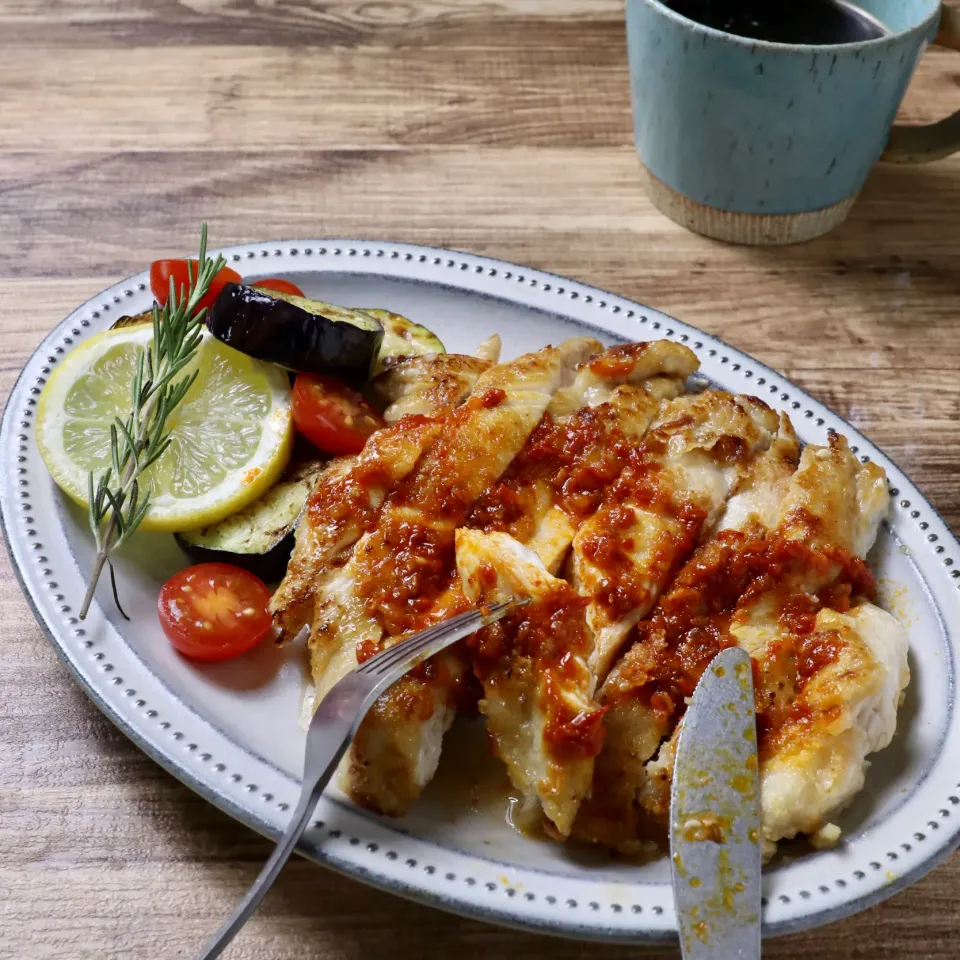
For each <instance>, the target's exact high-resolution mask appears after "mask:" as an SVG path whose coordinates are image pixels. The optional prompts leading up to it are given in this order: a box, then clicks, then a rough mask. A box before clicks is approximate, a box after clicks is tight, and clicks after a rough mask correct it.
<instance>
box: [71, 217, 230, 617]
mask: <svg viewBox="0 0 960 960" xmlns="http://www.w3.org/2000/svg"><path fill="white" fill-rule="evenodd" d="M224 266H225V261H224V259H223V257H217V258H216V259H213V260H211V259H210V258H209V257H208V256H207V226H206V224H204V225H203V227H202V228H201V230H200V257H199V260H198V263H197V267H196V270H194V267H193V264H192V263H190V262H189V261H188V267H187V275H188V277H189V283H188V284H187V285H186V286H184V287H182V288H181V289H180V290H179V291H177V290H176V289H175V284H174V281H173V278H172V277H171V278H170V294H169V297H168V299H167V302H166V304H164V306H162V307H161V306H160V305H159V304H157V303H154V305H153V311H152V320H153V341H152V343H151V344H149V345H148V346H146V347H145V348H141V349H140V350H139V352H138V354H137V360H136V372H135V373H134V376H133V381H132V383H131V388H130V411H129V414H128V415H127V418H126V419H125V420H124V419H122V418H120V417H117V418H116V421H115V422H114V423H113V424H111V426H110V462H109V465H108V466H107V467H106V469H105V470H103V471H102V472H101V473H100V474H99V476H97V475H96V474H95V473H94V472H93V471H91V472H90V474H89V475H88V477H87V492H88V500H89V505H88V508H87V517H88V520H89V523H90V528H91V530H92V531H93V537H94V541H95V543H96V546H97V556H96V560H95V562H94V568H93V574H92V576H91V578H90V582H89V584H88V585H87V593H86V596H85V597H84V599H83V603H82V604H81V607H80V619H81V620H82V619H84V618H85V617H86V615H87V612H88V610H89V609H90V604H91V602H92V600H93V593H94V590H95V589H96V585H97V581H98V580H99V578H100V574H101V573H102V572H103V568H104V566H105V565H106V566H109V567H110V583H111V586H112V588H113V598H114V601H115V602H116V604H117V609H118V610H120V612H121V614H123V616H124V617H126V614H125V613H124V612H123V608H122V607H121V606H120V600H119V598H118V596H117V582H116V576H115V574H114V570H113V564H112V563H111V560H110V558H111V555H112V552H113V551H114V550H115V549H117V547H119V546H121V545H122V544H123V543H125V542H126V541H127V539H129V537H130V536H131V535H132V534H133V533H134V531H135V530H136V529H137V527H139V526H140V524H141V522H142V521H143V518H144V516H145V515H146V513H147V509H148V507H149V504H150V491H149V490H147V492H146V493H144V494H143V495H142V496H141V493H140V479H141V478H142V476H143V473H144V471H145V470H147V469H148V468H149V467H151V466H152V465H153V464H154V463H156V462H157V460H159V459H160V457H162V456H163V454H164V453H165V452H166V451H167V449H168V448H169V446H170V429H169V426H168V421H169V418H170V415H171V414H172V413H173V411H174V409H175V408H176V407H177V405H178V404H179V403H180V402H181V401H182V400H183V398H184V397H185V396H186V395H187V392H188V391H189V389H190V387H191V386H192V385H193V383H194V381H195V380H196V377H197V373H196V371H194V372H192V373H190V374H187V375H186V376H183V377H182V378H181V379H179V380H178V379H177V377H178V376H179V375H180V374H181V373H182V372H183V370H184V369H185V368H186V367H187V365H188V364H189V363H190V361H191V360H192V359H193V357H194V356H195V355H196V352H197V349H198V347H199V346H200V343H201V340H202V332H201V323H202V319H203V315H204V312H205V311H202V310H200V309H199V304H200V301H201V300H202V299H203V298H204V297H205V296H206V295H207V293H208V291H209V289H210V284H211V283H212V281H213V278H214V277H215V276H216V275H217V274H218V273H219V272H220V270H221V269H222V268H223V267H224Z"/></svg>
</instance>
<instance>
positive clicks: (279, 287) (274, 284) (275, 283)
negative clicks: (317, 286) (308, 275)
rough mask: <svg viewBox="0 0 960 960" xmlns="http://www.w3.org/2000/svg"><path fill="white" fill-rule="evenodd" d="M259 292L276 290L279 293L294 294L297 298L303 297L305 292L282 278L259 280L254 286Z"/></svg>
mask: <svg viewBox="0 0 960 960" xmlns="http://www.w3.org/2000/svg"><path fill="white" fill-rule="evenodd" d="M252 286H254V287H256V288H257V289H258V290H275V291H276V292H277V293H292V294H293V295H294V296H295V297H302V296H303V291H302V290H301V289H300V288H299V287H298V286H297V285H296V284H295V283H291V282H290V281H289V280H284V279H282V278H281V277H270V278H269V279H267V280H258V281H257V282H256V283H254V284H252Z"/></svg>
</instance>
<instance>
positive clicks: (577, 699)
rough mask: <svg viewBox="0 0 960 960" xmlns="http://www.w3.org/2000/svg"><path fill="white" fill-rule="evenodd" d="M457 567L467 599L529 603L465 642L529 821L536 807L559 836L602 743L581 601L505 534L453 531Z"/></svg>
mask: <svg viewBox="0 0 960 960" xmlns="http://www.w3.org/2000/svg"><path fill="white" fill-rule="evenodd" d="M457 569H458V571H459V574H460V582H461V584H462V587H463V591H464V594H465V595H466V597H467V599H468V600H469V601H470V602H471V603H476V602H478V601H483V602H488V603H494V602H496V601H498V600H505V599H509V598H511V597H515V598H517V599H522V600H527V601H528V603H527V605H526V606H524V607H522V608H521V609H519V610H517V611H516V612H514V613H512V614H510V615H509V616H508V617H507V618H505V619H504V620H502V621H500V623H498V624H495V625H494V626H493V627H490V628H488V629H487V630H484V631H481V632H480V633H478V634H477V635H476V636H475V637H474V638H473V639H472V641H471V648H472V651H473V655H474V656H473V663H474V669H475V671H476V673H477V676H478V677H479V679H480V680H481V682H482V683H483V689H484V696H483V699H482V700H481V701H480V711H481V713H483V715H484V716H485V717H486V724H487V731H488V733H489V735H490V739H491V742H492V744H493V746H494V747H495V749H496V751H497V754H498V756H499V757H500V758H501V759H502V760H503V762H504V763H505V764H506V767H507V771H508V773H509V776H510V780H511V782H512V783H513V784H514V786H515V787H517V788H518V789H519V790H520V791H521V792H522V793H523V797H524V805H525V807H526V810H527V813H528V815H529V814H530V813H532V812H533V811H534V810H540V809H542V810H543V813H544V814H545V815H546V817H547V818H548V819H549V820H550V821H551V822H552V823H553V824H554V826H555V827H556V830H557V831H558V832H559V833H560V834H561V835H562V836H566V835H567V834H568V833H569V832H570V828H571V826H572V825H573V819H574V816H575V815H576V812H577V808H578V807H579V804H580V801H581V799H582V798H583V797H584V796H585V795H586V793H587V791H588V790H589V787H590V781H591V778H592V774H593V758H594V757H595V756H596V754H597V752H598V751H599V749H600V744H601V742H602V737H603V727H602V721H601V718H602V716H603V711H602V710H600V708H599V707H598V706H597V704H596V703H595V702H594V700H593V686H594V683H593V677H592V675H591V673H590V670H589V669H588V667H587V657H588V656H589V653H590V647H591V646H592V644H591V641H590V636H589V633H588V631H587V628H586V623H585V621H584V608H585V606H586V604H585V601H584V600H583V598H581V597H579V596H578V595H577V593H576V592H575V591H574V590H573V588H572V587H571V586H570V584H569V583H567V582H566V581H565V580H561V579H558V578H557V577H554V576H552V575H551V574H549V573H548V572H547V571H546V570H545V569H544V566H543V563H542V561H541V560H540V558H539V557H538V556H537V555H536V554H535V553H534V552H533V551H531V550H529V549H528V548H526V547H524V546H522V545H521V544H519V543H517V541H516V540H514V539H513V538H512V537H511V536H509V535H508V534H505V533H481V532H480V531H477V530H467V529H461V530H458V531H457Z"/></svg>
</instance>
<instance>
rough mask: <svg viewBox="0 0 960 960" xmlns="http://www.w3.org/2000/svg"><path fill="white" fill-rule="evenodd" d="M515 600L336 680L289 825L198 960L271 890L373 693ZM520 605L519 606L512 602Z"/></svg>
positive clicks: (451, 623)
mask: <svg viewBox="0 0 960 960" xmlns="http://www.w3.org/2000/svg"><path fill="white" fill-rule="evenodd" d="M515 603H517V601H514V600H503V601H501V602H500V603H494V604H491V605H490V606H488V607H481V608H480V609H479V610H472V611H470V612H468V613H461V614H460V615H459V616H456V617H451V618H450V619H449V620H444V621H443V623H438V624H437V625H436V626H434V627H430V628H429V629H427V630H424V631H422V632H421V633H416V634H414V635H413V636H412V637H408V638H407V639H406V640H402V641H401V642H400V643H397V644H394V645H393V646H392V647H388V648H387V649H386V650H384V651H382V652H381V653H378V654H377V655H376V656H374V657H371V658H370V659H369V660H367V661H366V662H365V663H363V664H361V665H360V666H359V667H358V668H357V669H356V670H354V671H353V672H352V673H349V674H347V675H346V676H345V677H344V678H343V679H342V680H340V681H339V682H338V683H336V684H335V685H334V686H333V687H332V688H331V689H330V692H329V693H328V694H327V695H326V696H325V697H324V698H323V699H322V700H321V701H320V704H319V705H318V707H317V709H316V712H315V713H314V715H313V719H312V720H311V721H310V729H309V730H308V731H307V750H306V757H305V758H304V762H303V788H302V789H301V791H300V800H299V801H298V803H297V808H296V810H294V811H293V816H292V817H291V818H290V825H289V826H288V827H287V829H286V832H285V833H284V835H283V836H282V837H281V838H280V842H279V843H278V844H277V847H276V849H275V850H274V851H273V853H272V854H271V855H270V858H269V859H268V860H267V862H266V863H265V864H264V865H263V869H262V870H261V871H260V874H259V876H258V877H257V879H256V880H254V881H253V885H252V886H251V887H250V889H249V890H248V891H247V893H246V895H245V896H244V898H243V899H242V900H241V901H240V903H239V904H238V905H237V907H236V909H235V910H234V911H233V913H231V914H230V916H229V917H228V918H227V920H226V921H225V922H224V924H223V926H222V927H220V929H219V930H218V931H217V932H216V934H214V936H213V937H212V938H211V939H210V940H209V941H208V943H207V945H206V946H205V947H204V948H203V951H202V952H201V953H199V954H198V955H197V960H213V958H214V957H219V956H220V954H221V953H222V952H223V950H224V949H225V947H226V946H227V944H228V943H230V941H231V940H232V939H233V938H234V937H235V936H236V934H237V931H238V930H239V929H240V928H241V927H242V926H243V925H244V924H245V923H246V922H247V920H248V919H249V917H250V915H251V914H252V913H253V911H254V910H256V909H257V906H258V905H259V904H260V901H261V900H262V899H263V898H264V896H265V895H266V892H267V891H268V890H269V889H270V887H271V885H272V884H273V881H274V880H275V879H276V878H277V874H279V873H280V870H281V869H282V867H283V865H284V864H285V863H286V862H287V859H288V858H289V856H290V854H291V853H292V852H293V850H294V848H295V847H296V845H297V841H298V840H299V839H300V835H301V834H302V833H303V831H304V829H305V828H306V826H307V823H308V821H309V820H310V815H311V813H313V808H314V807H315V806H316V803H317V800H319V799H320V794H321V793H322V792H323V789H324V787H326V785H327V783H329V781H330V778H331V777H332V776H333V772H334V771H335V770H336V769H337V764H338V763H339V762H340V759H341V758H342V757H343V755H344V753H346V751H347V747H349V746H350V741H351V740H353V737H354V734H356V732H357V728H358V727H359V726H360V721H361V720H363V718H364V716H365V715H366V713H367V711H368V710H369V709H370V707H372V706H373V703H374V701H375V700H376V699H377V697H379V696H380V694H381V693H383V691H384V690H386V689H387V687H389V686H390V685H391V684H392V683H394V682H396V681H397V680H399V679H400V678H401V677H402V676H403V675H404V674H405V673H406V672H407V671H408V670H411V669H413V667H415V666H417V664H419V663H423V661H424V660H426V659H427V658H428V657H431V656H433V655H434V654H435V653H439V652H440V651H441V650H443V649H444V648H445V647H449V646H450V644H452V643H456V641H457V640H461V639H463V637H466V636H469V634H471V633H473V632H474V631H476V630H479V629H480V628H481V627H486V626H489V625H490V624H491V623H495V622H496V621H497V620H499V619H500V618H501V617H502V616H504V615H505V614H506V613H507V612H508V611H509V610H510V608H511V607H512V606H514V604H515ZM517 605H519V604H517Z"/></svg>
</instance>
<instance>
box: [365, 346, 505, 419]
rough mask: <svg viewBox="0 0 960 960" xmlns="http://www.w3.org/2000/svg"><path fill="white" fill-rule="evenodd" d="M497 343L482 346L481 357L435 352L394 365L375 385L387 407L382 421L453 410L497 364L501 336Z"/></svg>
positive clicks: (378, 395)
mask: <svg viewBox="0 0 960 960" xmlns="http://www.w3.org/2000/svg"><path fill="white" fill-rule="evenodd" d="M497 341H498V342H497V343H496V344H491V345H490V346H489V347H488V346H487V345H486V344H481V346H480V348H479V350H478V353H479V352H480V351H483V356H482V357H480V356H477V357H469V356H465V355H463V354H458V353H440V354H436V353H434V354H428V355H426V356H419V357H408V358H406V359H405V360H402V361H401V362H399V363H396V364H394V365H393V366H392V367H390V369H389V370H386V371H384V372H383V373H381V374H380V375H379V376H378V377H376V378H375V379H374V381H373V384H372V386H373V391H374V394H375V395H376V396H377V397H378V398H379V399H380V400H381V401H382V402H383V403H384V405H385V406H386V409H385V410H384V411H383V419H384V420H386V422H387V423H396V421H397V420H399V419H400V418H401V417H404V416H407V415H408V414H416V415H419V416H425V417H434V416H437V415H438V414H443V413H447V412H449V411H450V410H453V409H454V407H456V406H458V405H459V404H460V403H462V402H463V401H464V400H465V399H466V398H467V396H469V394H470V392H471V390H472V389H473V386H474V384H475V383H476V381H477V378H478V377H479V376H480V374H481V373H483V372H484V370H486V369H488V368H489V367H490V366H492V365H493V364H495V363H496V362H497V356H498V355H499V352H500V347H499V337H498V338H497Z"/></svg>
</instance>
